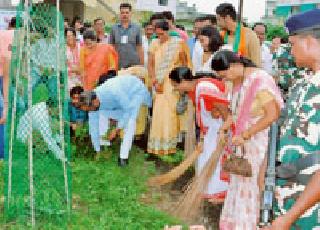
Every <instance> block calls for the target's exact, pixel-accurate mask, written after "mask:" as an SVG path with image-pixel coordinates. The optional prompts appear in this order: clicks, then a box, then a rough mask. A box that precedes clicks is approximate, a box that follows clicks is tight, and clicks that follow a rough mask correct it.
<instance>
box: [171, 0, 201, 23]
mask: <svg viewBox="0 0 320 230" xmlns="http://www.w3.org/2000/svg"><path fill="white" fill-rule="evenodd" d="M198 16H199V13H198V11H197V8H196V6H195V5H193V6H188V3H187V2H179V3H178V5H177V15H176V18H177V19H183V20H194V19H195V18H196V17H198Z"/></svg>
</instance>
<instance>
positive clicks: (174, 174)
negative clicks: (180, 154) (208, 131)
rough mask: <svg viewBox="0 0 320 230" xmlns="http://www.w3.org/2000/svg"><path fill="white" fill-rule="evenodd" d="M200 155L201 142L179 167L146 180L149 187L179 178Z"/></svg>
mask: <svg viewBox="0 0 320 230" xmlns="http://www.w3.org/2000/svg"><path fill="white" fill-rule="evenodd" d="M201 153H202V142H201V143H199V144H198V146H197V147H196V149H195V150H194V151H193V153H192V154H190V155H189V156H188V157H187V158H186V159H185V160H184V161H183V162H182V163H181V164H180V165H178V166H177V167H175V168H173V169H172V170H171V171H169V172H167V173H165V174H163V175H160V176H155V177H152V178H150V179H149V180H148V185H150V186H161V185H164V184H168V183H170V182H172V181H174V180H176V179H177V178H178V177H180V176H181V175H182V174H183V173H184V172H185V171H186V170H187V169H188V168H189V167H190V166H191V165H192V164H193V163H194V162H195V161H196V159H197V158H198V156H199V155H200V154H201Z"/></svg>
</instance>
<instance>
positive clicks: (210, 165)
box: [171, 140, 225, 220]
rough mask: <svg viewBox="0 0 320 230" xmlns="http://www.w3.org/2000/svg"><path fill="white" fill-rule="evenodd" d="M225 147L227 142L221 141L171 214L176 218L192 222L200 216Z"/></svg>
mask: <svg viewBox="0 0 320 230" xmlns="http://www.w3.org/2000/svg"><path fill="white" fill-rule="evenodd" d="M224 146H225V142H224V141H223V140H219V141H218V145H217V148H216V150H215V151H214V152H213V153H212V155H211V157H210V159H209V161H208V162H207V164H206V166H205V167H204V168H203V170H202V171H201V173H200V175H199V176H197V177H195V178H194V179H193V181H192V182H191V183H190V185H189V186H188V188H187V189H186V191H185V193H184V195H183V196H182V197H181V199H180V200H179V202H178V204H177V206H175V207H174V208H173V209H172V211H171V213H172V214H173V215H174V216H176V217H179V218H181V219H185V220H190V219H193V218H195V217H197V216H198V215H199V212H200V207H201V201H202V194H203V191H205V190H206V188H207V186H208V182H209V180H210V178H211V176H212V174H213V172H214V170H215V169H216V167H217V163H218V161H219V159H220V156H221V154H222V153H223V150H224Z"/></svg>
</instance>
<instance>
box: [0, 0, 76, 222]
mask: <svg viewBox="0 0 320 230" xmlns="http://www.w3.org/2000/svg"><path fill="white" fill-rule="evenodd" d="M23 2H24V1H23ZM17 12H18V13H17V27H18V29H17V30H16V32H15V37H14V43H13V46H12V61H11V67H10V68H11V69H10V85H9V112H8V120H7V127H6V138H5V140H6V146H5V153H6V156H5V163H6V167H5V216H6V219H7V221H10V222H11V221H15V222H21V223H25V224H28V225H32V226H35V225H38V224H41V223H48V222H50V221H52V222H54V223H57V222H60V223H61V224H62V225H63V224H64V223H66V218H67V217H68V213H69V211H70V207H71V190H70V181H71V178H70V176H71V174H70V169H69V165H68V164H69V157H70V151H69V147H70V140H69V139H70V136H69V124H68V123H67V121H68V120H69V119H68V107H67V106H68V100H69V99H68V92H67V67H66V60H65V58H66V55H65V41H64V28H63V17H62V15H61V14H60V13H59V12H57V9H56V8H55V7H54V6H51V5H47V4H32V3H29V4H27V3H23V4H20V6H18V9H17Z"/></svg>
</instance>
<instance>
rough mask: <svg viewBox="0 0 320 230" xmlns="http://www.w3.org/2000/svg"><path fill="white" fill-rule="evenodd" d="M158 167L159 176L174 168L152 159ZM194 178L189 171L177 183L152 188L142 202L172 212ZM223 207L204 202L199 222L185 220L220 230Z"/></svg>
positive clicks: (209, 228)
mask: <svg viewBox="0 0 320 230" xmlns="http://www.w3.org/2000/svg"><path fill="white" fill-rule="evenodd" d="M152 160H153V161H154V164H155V166H156V170H157V174H159V175H160V174H163V173H166V172H168V171H169V170H170V169H172V168H173V165H170V164H168V163H166V162H163V161H161V160H160V159H157V158H156V159H152ZM193 176H194V170H192V169H189V170H187V171H186V172H185V173H184V174H183V175H182V176H181V177H179V178H178V179H177V180H176V181H175V182H173V183H169V184H166V185H163V186H161V187H150V189H149V191H148V192H147V193H145V194H144V195H143V196H142V197H141V201H142V202H144V203H146V204H152V205H155V206H156V207H157V208H159V209H160V210H163V211H165V212H170V210H172V208H173V207H174V206H175V204H176V203H177V201H178V200H179V198H180V197H181V196H182V195H183V192H184V190H185V189H186V187H187V186H188V184H189V183H190V181H191V179H192V178H193ZM221 209H222V205H213V204H211V203H209V202H207V201H204V202H203V207H202V214H201V217H199V218H198V219H197V220H194V221H192V223H191V222H190V220H184V222H185V223H187V224H190V225H191V224H193V225H194V224H201V225H204V226H205V227H206V229H207V230H214V229H219V228H218V223H219V217H220V213H221Z"/></svg>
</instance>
